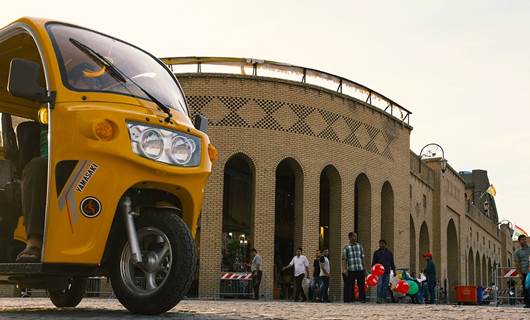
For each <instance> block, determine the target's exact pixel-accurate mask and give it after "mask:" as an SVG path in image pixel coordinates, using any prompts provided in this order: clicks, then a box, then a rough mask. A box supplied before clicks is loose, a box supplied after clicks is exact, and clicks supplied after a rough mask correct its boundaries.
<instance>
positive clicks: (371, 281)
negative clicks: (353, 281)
mask: <svg viewBox="0 0 530 320" xmlns="http://www.w3.org/2000/svg"><path fill="white" fill-rule="evenodd" d="M377 281H379V277H378V276H376V275H374V274H373V273H371V274H369V275H368V276H367V277H366V285H367V286H369V287H375V286H377Z"/></svg>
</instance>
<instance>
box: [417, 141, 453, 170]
mask: <svg viewBox="0 0 530 320" xmlns="http://www.w3.org/2000/svg"><path fill="white" fill-rule="evenodd" d="M428 147H433V149H428V150H427V152H426V153H423V150H425V149H427V148H428ZM438 149H440V151H442V158H441V159H440V167H441V169H442V173H445V171H446V170H447V159H445V153H444V149H443V148H442V146H440V145H439V144H437V143H429V144H427V145H425V146H423V148H421V151H420V156H419V158H418V163H419V172H420V173H421V159H423V157H424V156H425V157H430V158H433V157H435V156H436V150H438Z"/></svg>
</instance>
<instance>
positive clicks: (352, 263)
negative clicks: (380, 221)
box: [342, 232, 366, 302]
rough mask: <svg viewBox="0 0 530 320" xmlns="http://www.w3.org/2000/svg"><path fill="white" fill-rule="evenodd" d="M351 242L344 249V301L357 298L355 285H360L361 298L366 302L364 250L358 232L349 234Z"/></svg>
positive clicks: (351, 300)
mask: <svg viewBox="0 0 530 320" xmlns="http://www.w3.org/2000/svg"><path fill="white" fill-rule="evenodd" d="M348 239H349V243H348V244H347V245H346V246H344V248H343V249H342V277H343V279H344V302H353V301H354V300H355V294H354V289H353V288H354V286H355V283H356V282H357V286H358V287H359V300H360V301H361V302H366V294H365V291H364V280H365V276H364V250H363V247H362V245H361V244H360V243H359V242H357V233H354V232H350V233H349V234H348Z"/></svg>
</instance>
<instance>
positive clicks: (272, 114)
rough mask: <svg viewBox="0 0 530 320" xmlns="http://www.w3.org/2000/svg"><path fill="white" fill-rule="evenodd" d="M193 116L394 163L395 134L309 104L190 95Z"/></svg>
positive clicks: (226, 125)
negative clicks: (333, 144) (297, 136)
mask: <svg viewBox="0 0 530 320" xmlns="http://www.w3.org/2000/svg"><path fill="white" fill-rule="evenodd" d="M187 97H188V103H189V106H190V109H191V113H192V115H194V114H196V113H200V114H203V115H205V116H206V117H207V118H208V119H209V120H210V125H211V126H218V127H243V128H256V129H267V130H277V131H283V132H290V133H297V134H303V135H308V136H313V137H319V138H321V139H326V140H331V141H335V142H340V143H344V144H348V145H350V146H352V147H355V148H361V149H364V150H366V151H370V152H372V153H375V154H378V155H381V156H383V157H385V158H387V159H389V160H391V161H394V158H393V156H392V151H391V146H390V145H391V144H392V142H393V141H394V139H395V136H394V135H392V131H390V132H388V131H383V130H381V129H379V128H376V127H374V126H372V125H370V124H367V123H364V122H361V121H359V120H356V119H353V118H351V117H347V116H345V115H341V114H338V113H335V112H330V111H327V110H323V109H319V108H314V107H310V106H306V105H300V104H295V103H289V102H283V101H278V100H265V99H257V98H244V97H234V96H202V95H200V96H199V95H189V96H187Z"/></svg>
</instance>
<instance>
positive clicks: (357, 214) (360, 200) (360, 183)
mask: <svg viewBox="0 0 530 320" xmlns="http://www.w3.org/2000/svg"><path fill="white" fill-rule="evenodd" d="M354 194H355V195H354V197H355V199H354V204H355V205H354V232H355V233H357V235H358V236H359V242H360V243H362V245H363V247H364V250H365V251H366V252H372V248H371V243H372V237H371V234H372V232H371V231H372V187H371V185H370V180H368V177H367V176H366V175H365V174H364V173H361V174H360V175H359V176H358V177H357V179H355V192H354Z"/></svg>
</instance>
